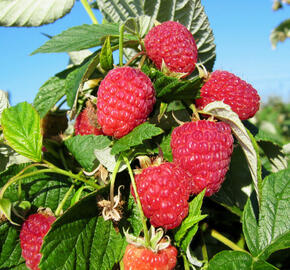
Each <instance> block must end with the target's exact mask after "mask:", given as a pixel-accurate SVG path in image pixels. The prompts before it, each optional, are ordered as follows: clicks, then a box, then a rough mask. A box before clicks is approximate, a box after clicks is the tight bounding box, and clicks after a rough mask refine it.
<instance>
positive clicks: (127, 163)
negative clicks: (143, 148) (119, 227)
mask: <svg viewBox="0 0 290 270" xmlns="http://www.w3.org/2000/svg"><path fill="white" fill-rule="evenodd" d="M124 161H125V163H126V165H127V168H128V171H129V175H130V179H131V183H132V187H133V190H134V194H135V198H136V202H137V206H138V209H139V212H140V215H141V221H142V225H143V231H144V238H145V247H146V248H149V247H150V238H149V231H148V228H147V224H146V221H147V219H146V217H145V215H144V212H143V209H142V205H141V201H140V197H139V195H138V192H137V186H136V182H135V178H134V175H133V171H132V168H131V166H130V162H129V160H128V158H127V157H125V156H124Z"/></svg>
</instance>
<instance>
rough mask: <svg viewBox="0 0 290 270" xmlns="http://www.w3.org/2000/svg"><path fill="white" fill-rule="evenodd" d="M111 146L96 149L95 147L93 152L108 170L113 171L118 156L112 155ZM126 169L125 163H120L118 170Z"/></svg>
mask: <svg viewBox="0 0 290 270" xmlns="http://www.w3.org/2000/svg"><path fill="white" fill-rule="evenodd" d="M111 152H112V148H111V147H106V148H104V149H101V150H98V149H95V151H94V154H95V156H96V158H97V159H98V161H99V162H100V163H101V164H102V165H103V166H104V167H105V168H106V169H107V170H108V171H109V172H113V171H114V169H115V166H116V164H117V160H118V158H119V156H116V155H113V154H112V153H111ZM126 169H127V166H126V164H124V163H121V165H120V167H119V170H118V172H121V171H124V170H126Z"/></svg>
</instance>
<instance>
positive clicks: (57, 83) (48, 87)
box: [33, 69, 73, 118]
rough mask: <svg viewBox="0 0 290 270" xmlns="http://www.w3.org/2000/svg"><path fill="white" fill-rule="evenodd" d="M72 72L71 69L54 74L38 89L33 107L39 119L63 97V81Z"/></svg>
mask: <svg viewBox="0 0 290 270" xmlns="http://www.w3.org/2000/svg"><path fill="white" fill-rule="evenodd" d="M72 71H73V69H68V70H64V71H62V72H60V73H58V74H56V75H55V76H54V77H51V78H50V79H48V80H47V81H46V82H45V83H44V84H43V85H42V86H41V87H40V88H39V90H38V92H37V95H36V97H35V98H34V101H33V105H34V107H35V109H36V110H37V111H38V113H39V115H40V117H41V118H43V117H44V116H45V115H46V114H47V113H48V112H49V110H50V109H51V108H52V107H53V106H54V105H55V104H56V103H57V102H58V101H59V100H60V99H61V98H62V97H63V96H64V95H65V93H66V88H65V80H66V77H67V76H68V74H69V73H70V72H72Z"/></svg>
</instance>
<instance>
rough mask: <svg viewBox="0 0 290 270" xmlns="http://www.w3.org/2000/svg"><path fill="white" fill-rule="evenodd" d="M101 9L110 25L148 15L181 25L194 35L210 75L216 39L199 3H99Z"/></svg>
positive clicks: (105, 0)
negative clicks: (177, 22)
mask: <svg viewBox="0 0 290 270" xmlns="http://www.w3.org/2000/svg"><path fill="white" fill-rule="evenodd" d="M98 7H99V8H100V11H101V12H102V14H103V15H104V17H105V19H106V20H107V21H109V22H120V23H122V22H125V21H126V20H127V18H130V17H133V18H135V17H138V16H142V15H148V16H150V17H152V20H153V21H154V20H157V21H159V22H165V21H169V20H173V21H179V22H180V23H181V24H183V25H184V26H186V27H187V29H189V31H190V32H191V33H192V34H193V36H194V38H195V40H196V43H197V48H198V58H199V62H201V63H202V64H203V65H204V66H205V67H206V68H207V69H208V70H209V71H211V70H212V68H213V64H214V60H215V44H214V36H213V33H212V30H211V28H210V25H209V21H208V18H207V15H206V14H205V12H204V8H203V6H202V5H201V1H200V0H176V1H171V0H170V1H168V0H153V1H152V0H145V1H141V0H134V1H129V0H125V1H124V0H99V1H98Z"/></svg>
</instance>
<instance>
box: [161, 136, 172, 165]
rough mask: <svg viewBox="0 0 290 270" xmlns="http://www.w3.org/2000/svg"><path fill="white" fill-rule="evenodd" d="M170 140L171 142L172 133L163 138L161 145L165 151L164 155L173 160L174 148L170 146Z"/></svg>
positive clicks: (163, 151)
mask: <svg viewBox="0 0 290 270" xmlns="http://www.w3.org/2000/svg"><path fill="white" fill-rule="evenodd" d="M170 142H171V133H170V134H168V135H166V136H164V137H163V138H162V141H161V144H160V147H161V150H162V153H163V157H164V158H165V159H166V160H167V161H169V162H172V160H173V158H172V149H171V146H170Z"/></svg>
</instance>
